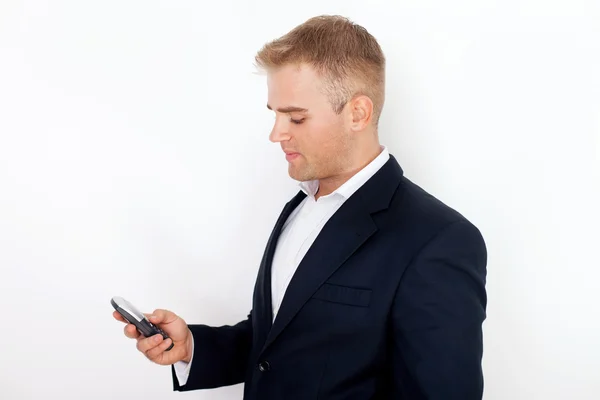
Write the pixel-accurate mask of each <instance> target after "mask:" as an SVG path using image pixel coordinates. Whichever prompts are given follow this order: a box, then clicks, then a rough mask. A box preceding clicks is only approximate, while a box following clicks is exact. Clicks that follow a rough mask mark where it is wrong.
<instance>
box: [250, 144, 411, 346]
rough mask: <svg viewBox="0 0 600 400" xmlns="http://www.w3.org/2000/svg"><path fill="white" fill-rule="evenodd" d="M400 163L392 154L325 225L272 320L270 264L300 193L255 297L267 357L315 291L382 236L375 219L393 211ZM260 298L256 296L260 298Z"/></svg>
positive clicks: (268, 254)
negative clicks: (375, 237)
mask: <svg viewBox="0 0 600 400" xmlns="http://www.w3.org/2000/svg"><path fill="white" fill-rule="evenodd" d="M403 174H404V173H403V171H402V168H401V167H400V165H399V164H398V162H397V161H396V159H395V158H394V157H393V156H392V155H390V159H389V160H388V162H387V163H386V164H385V165H384V166H383V167H382V168H381V169H380V170H379V171H378V172H377V173H376V174H375V175H374V176H373V177H372V178H371V179H369V180H368V181H367V182H366V183H365V184H364V185H363V186H362V187H361V188H360V189H358V190H357V191H356V192H355V193H354V195H352V196H350V198H349V199H348V200H346V202H345V203H344V204H343V205H342V206H341V207H340V209H339V210H338V211H337V212H336V213H335V214H334V215H333V216H332V217H331V218H330V219H329V221H328V222H327V223H326V224H325V226H324V227H323V229H322V230H321V232H320V233H319V235H318V236H317V238H316V239H315V241H314V243H313V245H312V246H311V247H310V249H309V250H308V252H307V253H306V255H305V256H304V258H303V259H302V262H301V263H300V265H299V266H298V268H297V270H296V272H295V273H294V275H293V277H292V279H291V281H290V283H289V285H288V288H287V290H286V292H285V295H284V298H283V302H282V303H281V307H280V309H279V312H278V313H277V318H276V319H275V321H274V322H273V324H272V323H271V321H272V320H273V311H272V306H271V264H272V261H273V254H274V252H275V247H276V246H277V239H278V238H279V234H280V233H281V229H282V227H283V225H284V223H285V221H286V220H287V219H288V217H289V216H290V214H291V213H292V211H293V210H294V209H295V208H296V207H297V206H298V205H299V204H300V202H301V201H302V200H303V199H304V198H305V197H306V195H305V194H304V193H303V192H299V193H298V194H297V195H296V196H295V197H294V198H293V199H292V200H291V201H290V202H289V203H288V204H287V205H286V206H285V208H284V210H283V211H282V213H281V216H280V217H279V220H278V221H277V223H276V225H275V228H274V229H273V232H272V234H271V237H270V238H269V242H268V245H267V250H266V251H265V255H264V256H263V261H262V262H261V267H260V273H259V277H258V280H257V285H258V289H259V290H258V291H256V292H255V296H256V294H260V295H261V296H259V297H260V298H261V299H260V300H261V301H259V302H258V303H257V305H258V306H259V309H260V311H261V314H262V315H261V318H260V323H259V332H258V333H259V335H258V337H257V338H256V339H257V340H258V342H257V343H264V346H262V350H261V351H260V353H262V352H263V351H264V350H265V349H266V348H267V347H268V346H269V345H270V344H271V343H273V341H274V340H275V339H276V338H277V336H279V334H280V333H281V332H282V331H283V330H284V329H285V327H286V326H287V325H288V324H289V323H290V322H291V320H292V319H293V318H294V317H295V316H296V314H297V313H298V312H299V311H300V309H301V308H302V306H303V305H304V303H306V302H307V301H308V300H309V299H310V298H311V296H312V295H313V294H314V293H315V292H316V290H317V289H318V288H319V287H320V286H321V285H322V284H323V283H324V282H325V281H326V280H327V279H328V278H329V276H330V275H331V274H333V273H334V272H335V271H336V269H338V268H339V267H340V266H341V265H342V264H343V263H344V262H345V261H346V260H347V259H348V258H349V257H351V256H352V254H353V253H354V252H355V251H356V250H358V249H359V248H360V246H362V244H363V243H364V242H365V241H366V240H367V239H368V238H369V237H371V236H372V235H373V234H374V233H375V232H377V226H376V224H375V222H374V221H373V219H372V217H371V215H372V214H373V213H376V212H379V211H381V210H384V209H386V208H387V207H389V204H390V202H391V200H392V197H393V195H394V193H395V191H396V189H397V188H398V185H399V184H400V182H401V178H402V177H403ZM255 300H256V298H255Z"/></svg>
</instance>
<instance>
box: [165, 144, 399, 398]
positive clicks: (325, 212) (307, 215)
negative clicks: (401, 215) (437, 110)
mask: <svg viewBox="0 0 600 400" xmlns="http://www.w3.org/2000/svg"><path fill="white" fill-rule="evenodd" d="M388 159H389V153H388V150H387V148H386V147H384V146H382V151H381V153H380V154H379V155H378V156H377V157H376V158H375V159H374V160H373V161H371V162H370V163H369V164H368V165H367V166H366V167H364V168H363V169H361V170H360V171H359V172H358V173H356V174H355V175H354V176H352V177H351V178H350V179H349V180H347V181H346V182H345V183H344V184H343V185H342V186H340V187H339V188H337V189H336V190H335V191H334V192H332V193H330V194H328V195H326V196H321V197H319V198H318V199H315V195H316V193H317V191H318V189H319V182H318V181H306V182H301V183H300V188H301V190H302V191H303V192H304V193H306V197H305V198H304V199H303V200H302V202H301V203H300V204H299V205H298V207H296V209H295V210H294V211H293V212H292V213H291V214H290V216H289V217H288V219H287V220H286V222H285V223H284V225H283V228H282V230H281V234H280V236H279V239H278V241H277V245H276V246H277V247H276V248H275V254H274V255H273V264H272V266H271V300H272V308H273V319H275V318H276V316H277V312H278V311H279V307H280V306H281V303H282V301H283V298H284V295H285V291H286V290H287V287H288V284H289V283H290V280H291V279H292V276H294V273H295V272H296V269H297V268H298V265H299V264H300V262H301V261H302V259H303V258H304V255H305V254H306V252H307V251H308V249H309V248H310V247H311V246H312V244H313V242H314V241H315V239H316V238H317V236H318V235H319V233H320V232H321V229H323V226H324V225H325V223H326V222H327V221H328V220H329V218H331V216H332V215H333V214H335V212H336V211H337V210H338V209H339V208H340V207H341V206H342V204H344V202H345V201H346V200H347V199H348V198H349V197H350V196H352V194H354V192H356V191H357V190H358V189H359V188H360V187H361V186H362V185H364V184H365V182H367V181H368V180H369V179H370V178H371V177H372V176H373V175H375V173H376V172H377V171H379V169H380V168H381V167H382V166H383V165H384V164H385V163H386V162H387V161H388ZM192 358H193V357H192ZM192 361H193V360H192ZM192 361H190V363H189V364H188V363H186V362H183V361H179V362H177V363H175V364H174V368H175V373H176V375H177V379H178V381H179V384H180V385H181V386H183V385H185V384H186V382H187V379H188V376H189V371H190V367H191V365H192Z"/></svg>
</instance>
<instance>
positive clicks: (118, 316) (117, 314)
mask: <svg viewBox="0 0 600 400" xmlns="http://www.w3.org/2000/svg"><path fill="white" fill-rule="evenodd" d="M113 317H114V318H115V319H116V320H117V321H121V322H125V323H128V322H127V320H125V318H123V316H122V315H121V314H119V313H118V312H116V311H113Z"/></svg>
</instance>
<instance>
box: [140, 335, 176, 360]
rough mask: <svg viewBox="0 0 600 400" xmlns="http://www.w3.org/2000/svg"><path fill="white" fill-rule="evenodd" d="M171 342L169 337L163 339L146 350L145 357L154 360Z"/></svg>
mask: <svg viewBox="0 0 600 400" xmlns="http://www.w3.org/2000/svg"><path fill="white" fill-rule="evenodd" d="M171 343H172V342H171V339H170V338H168V339H165V340H163V341H162V342H161V343H160V344H159V345H158V346H156V347H154V348H153V349H150V350H148V351H147V352H146V357H148V358H149V359H151V360H152V361H155V360H156V359H157V358H158V357H159V356H160V355H161V354H162V353H163V352H164V351H165V350H166V349H168V348H169V346H170V345H171Z"/></svg>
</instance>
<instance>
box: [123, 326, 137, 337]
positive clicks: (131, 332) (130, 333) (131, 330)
mask: <svg viewBox="0 0 600 400" xmlns="http://www.w3.org/2000/svg"><path fill="white" fill-rule="evenodd" d="M123 331H124V332H125V336H127V337H128V338H131V339H137V338H138V337H139V336H140V333H139V332H138V330H137V329H136V327H135V325H133V324H127V325H125V328H123Z"/></svg>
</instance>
